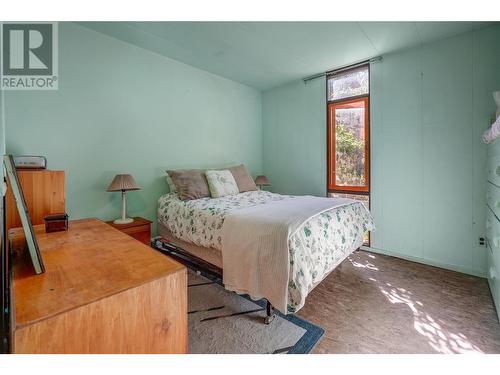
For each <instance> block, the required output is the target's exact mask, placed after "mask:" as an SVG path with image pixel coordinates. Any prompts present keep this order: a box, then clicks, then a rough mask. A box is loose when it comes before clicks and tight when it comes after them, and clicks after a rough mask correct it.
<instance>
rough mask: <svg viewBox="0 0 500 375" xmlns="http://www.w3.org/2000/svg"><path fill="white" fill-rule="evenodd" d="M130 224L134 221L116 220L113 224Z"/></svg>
mask: <svg viewBox="0 0 500 375" xmlns="http://www.w3.org/2000/svg"><path fill="white" fill-rule="evenodd" d="M132 222H134V219H132V218H130V217H127V218H125V219H116V220H115V221H113V224H130V223H132Z"/></svg>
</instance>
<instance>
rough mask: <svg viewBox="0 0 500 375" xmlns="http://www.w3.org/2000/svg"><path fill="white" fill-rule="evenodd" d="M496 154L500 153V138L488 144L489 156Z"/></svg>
mask: <svg viewBox="0 0 500 375" xmlns="http://www.w3.org/2000/svg"><path fill="white" fill-rule="evenodd" d="M495 155H500V139H496V140H495V141H494V142H493V143H490V144H489V145H488V158H489V157H491V156H495Z"/></svg>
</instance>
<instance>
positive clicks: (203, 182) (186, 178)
mask: <svg viewBox="0 0 500 375" xmlns="http://www.w3.org/2000/svg"><path fill="white" fill-rule="evenodd" d="M167 173H168V175H169V176H170V178H171V179H172V182H173V183H174V185H175V188H176V190H177V194H178V195H179V198H180V199H182V200H183V201H188V200H192V199H200V198H205V197H209V196H210V190H208V184H207V179H206V178H205V171H204V170H203V169H179V170H175V171H167Z"/></svg>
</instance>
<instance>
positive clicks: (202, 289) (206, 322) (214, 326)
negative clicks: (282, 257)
mask: <svg viewBox="0 0 500 375" xmlns="http://www.w3.org/2000/svg"><path fill="white" fill-rule="evenodd" d="M188 314H189V315H188V316H189V352H190V353H193V354H195V353H196V354H222V353H225V354H228V353H235V354H236V353H238V354H245V353H248V354H265V353H269V354H279V353H289V354H292V353H295V354H303V353H309V352H310V351H311V350H312V349H313V348H314V346H315V345H316V343H317V342H318V340H319V339H320V338H321V336H322V335H323V333H324V331H323V329H322V328H320V327H318V326H316V325H314V324H312V323H309V322H308V321H306V320H304V319H301V318H299V317H297V316H295V315H286V316H284V315H282V314H280V313H279V312H276V318H275V319H274V320H273V321H272V322H271V323H270V324H269V325H266V324H264V323H263V322H264V317H265V316H266V304H265V301H262V300H261V301H252V300H251V299H249V298H246V297H244V296H239V295H237V294H236V293H232V292H229V291H227V290H225V289H224V288H223V287H222V286H221V285H220V284H219V283H218V282H217V280H212V279H208V278H206V277H203V276H201V275H198V274H196V273H194V272H193V271H191V270H190V271H189V272H188Z"/></svg>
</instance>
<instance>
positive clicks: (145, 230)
mask: <svg viewBox="0 0 500 375" xmlns="http://www.w3.org/2000/svg"><path fill="white" fill-rule="evenodd" d="M151 223H152V221H150V220H147V219H144V218H142V217H134V221H133V222H131V223H129V224H114V223H113V220H111V221H106V224H109V225H111V226H112V227H113V228H116V229H118V230H120V231H122V232H123V233H126V234H128V235H129V236H131V237H134V238H135V239H136V240H139V241H141V242H143V243H145V244H146V245H150V244H151Z"/></svg>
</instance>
